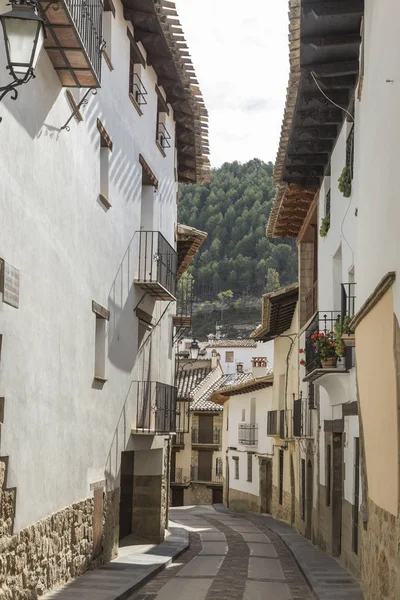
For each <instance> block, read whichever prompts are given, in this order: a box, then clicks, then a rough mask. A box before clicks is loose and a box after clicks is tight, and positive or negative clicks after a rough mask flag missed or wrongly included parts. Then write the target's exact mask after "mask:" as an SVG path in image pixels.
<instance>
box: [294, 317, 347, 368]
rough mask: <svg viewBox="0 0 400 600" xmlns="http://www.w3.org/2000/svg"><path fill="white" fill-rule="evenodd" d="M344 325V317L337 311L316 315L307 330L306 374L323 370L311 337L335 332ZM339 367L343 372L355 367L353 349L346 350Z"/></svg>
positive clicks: (339, 359)
mask: <svg viewBox="0 0 400 600" xmlns="http://www.w3.org/2000/svg"><path fill="white" fill-rule="evenodd" d="M337 325H339V326H340V327H341V325H342V315H341V313H340V312H336V311H326V312H323V311H320V312H317V313H316V314H315V317H314V319H313V320H312V322H311V323H310V325H309V326H308V328H307V330H306V336H305V337H306V342H305V351H306V358H305V363H306V364H305V368H306V373H307V374H308V373H311V371H314V370H315V369H320V368H321V366H322V365H321V358H320V356H319V354H318V351H317V348H316V345H315V342H314V340H312V339H311V336H312V335H313V334H314V333H315V332H331V331H335V327H337ZM338 366H339V368H341V369H342V370H347V369H350V368H351V367H352V366H353V358H352V352H351V348H345V352H344V356H343V357H342V358H338Z"/></svg>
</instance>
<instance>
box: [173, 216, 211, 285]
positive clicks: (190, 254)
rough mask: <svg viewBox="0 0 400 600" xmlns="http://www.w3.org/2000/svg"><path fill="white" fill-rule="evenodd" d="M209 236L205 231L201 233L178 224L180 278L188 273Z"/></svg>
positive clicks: (178, 273) (178, 274)
mask: <svg viewBox="0 0 400 600" xmlns="http://www.w3.org/2000/svg"><path fill="white" fill-rule="evenodd" d="M207 235H208V234H207V233H205V231H200V230H199V229H195V228H194V227H189V226H187V225H181V224H180V223H178V225H177V229H176V241H177V250H178V272H177V276H178V277H181V275H182V274H183V273H184V272H185V271H186V269H187V268H188V266H189V264H190V263H191V261H192V260H193V258H194V257H195V255H196V253H197V251H198V249H199V248H200V246H201V244H202V243H203V242H204V240H205V239H206V237H207Z"/></svg>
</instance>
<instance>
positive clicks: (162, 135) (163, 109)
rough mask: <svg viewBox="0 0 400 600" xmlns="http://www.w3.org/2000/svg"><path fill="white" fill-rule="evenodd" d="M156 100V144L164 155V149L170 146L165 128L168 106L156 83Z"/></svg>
mask: <svg viewBox="0 0 400 600" xmlns="http://www.w3.org/2000/svg"><path fill="white" fill-rule="evenodd" d="M156 94H157V96H158V100H157V131H156V144H157V146H158V149H159V150H160V152H161V154H162V155H163V156H164V157H165V156H166V153H165V151H166V149H168V148H171V135H170V132H169V131H168V129H167V117H168V115H169V108H168V104H167V101H166V99H165V98H164V96H163V94H162V92H161V90H160V88H159V87H158V86H157V85H156Z"/></svg>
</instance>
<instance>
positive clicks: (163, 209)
mask: <svg viewBox="0 0 400 600" xmlns="http://www.w3.org/2000/svg"><path fill="white" fill-rule="evenodd" d="M114 3H115V6H116V11H117V14H116V18H115V19H113V23H112V25H113V34H112V40H113V41H112V61H113V64H114V68H115V69H114V71H112V72H110V71H109V69H108V68H107V66H106V64H105V63H104V62H103V69H102V88H101V89H99V90H98V93H97V95H96V96H92V95H91V94H90V95H89V102H88V105H87V107H85V108H83V109H82V114H83V117H84V121H83V122H82V123H80V124H79V125H78V124H77V123H76V122H75V121H74V120H73V121H72V122H71V131H70V132H67V131H60V128H61V127H62V125H63V124H64V123H65V122H66V120H67V119H68V117H69V116H70V114H71V108H70V106H69V104H68V102H67V99H66V90H65V89H63V88H62V87H61V84H60V81H59V79H58V76H57V74H56V72H55V70H54V68H53V66H52V64H51V62H50V60H49V58H48V56H47V54H46V52H43V54H42V56H41V58H40V61H39V66H38V70H37V77H36V79H34V80H33V81H31V82H30V83H29V84H27V85H25V86H23V87H22V88H20V97H19V99H18V100H17V101H16V102H13V101H12V100H11V99H10V97H6V98H5V99H4V100H3V102H2V103H1V104H0V115H1V116H2V117H3V121H2V123H1V125H0V128H1V136H2V139H3V140H7V142H6V144H4V142H3V151H2V160H1V161H0V223H1V236H0V257H1V258H3V259H4V260H5V261H6V262H8V263H10V264H11V265H13V266H15V267H16V268H18V269H19V270H20V277H21V288H20V307H19V309H15V308H12V307H10V306H8V305H6V304H4V303H2V302H0V333H1V334H2V335H3V351H2V357H1V370H0V375H1V380H0V393H1V395H2V396H3V395H4V396H5V398H6V418H5V424H4V426H3V427H2V439H1V454H2V455H9V457H10V459H9V461H10V462H9V477H8V485H9V486H16V487H17V510H16V530H19V529H20V528H22V527H24V526H25V525H27V524H29V523H32V522H34V521H37V520H39V519H40V518H42V517H44V516H45V515H46V514H48V513H52V512H54V511H57V510H59V509H60V508H62V506H61V504H62V505H68V504H71V503H73V502H75V501H78V500H80V499H83V498H86V497H88V496H89V495H90V488H89V486H90V483H91V482H93V481H97V480H99V479H103V478H107V480H108V482H109V485H110V486H111V487H112V486H114V485H117V483H118V470H119V460H120V459H119V457H120V452H121V450H124V449H125V448H126V447H128V445H130V446H131V447H132V446H133V447H134V445H135V443H134V439H133V438H130V429H131V423H132V416H133V410H134V406H135V398H134V397H133V395H132V388H130V384H131V382H132V381H135V380H140V379H143V378H145V377H147V376H149V378H151V379H154V380H156V379H158V380H161V381H163V382H165V383H169V384H171V383H172V382H173V371H174V369H173V359H172V354H171V353H170V352H169V346H170V343H171V335H170V334H171V331H170V326H169V324H168V322H169V319H168V314H169V313H170V312H171V311H173V305H171V306H168V305H167V303H165V302H158V303H157V304H156V306H155V308H154V313H153V316H154V318H155V320H156V321H157V320H158V319H159V318H160V317H161V315H162V313H163V312H164V311H167V312H166V315H165V317H164V319H163V320H162V321H161V325H160V326H159V327H157V328H156V329H155V330H154V332H153V334H152V343H151V344H147V345H146V348H145V350H144V351H142V352H141V353H139V354H138V351H137V330H138V322H137V319H136V317H135V314H134V308H135V306H136V305H137V304H138V302H139V301H140V299H141V298H142V296H143V292H142V291H141V290H140V289H138V288H137V287H136V286H135V285H134V284H133V279H134V277H135V267H136V265H137V235H135V232H136V231H137V230H138V229H139V228H140V207H141V167H140V165H139V162H138V159H139V153H142V154H143V156H144V157H145V159H146V161H147V162H148V163H149V165H150V166H151V168H152V170H153V171H154V173H155V174H156V176H157V177H158V179H159V181H160V186H159V190H158V192H157V193H156V194H153V201H154V223H153V229H159V230H160V231H161V232H162V233H163V235H164V236H165V237H166V238H167V239H168V241H169V242H170V243H171V244H174V226H175V223H176V182H175V179H174V146H175V139H174V131H175V127H174V121H173V111H172V110H171V112H170V116H169V117H168V118H167V122H168V125H167V126H168V129H169V131H170V133H171V135H172V140H171V142H172V143H171V149H170V150H167V151H166V153H167V157H166V158H164V157H163V156H162V155H161V153H160V151H159V150H158V148H157V146H156V144H155V127H156V105H157V97H156V93H155V83H156V79H157V78H156V74H155V72H154V70H153V69H152V67H147V69H146V70H145V71H144V73H143V83H144V85H145V86H146V88H147V91H148V96H147V106H144V107H143V116H139V115H138V113H137V111H136V110H135V108H134V107H133V105H132V103H131V101H130V99H129V97H128V73H129V40H128V37H127V34H126V29H127V22H126V21H125V20H124V18H123V9H122V4H121V2H120V1H119V0H114ZM4 10H6V2H5V0H0V11H4ZM3 48H4V44H3V40H2V39H0V52H2V53H3ZM0 78H1V80H0V85H4V84H5V83H6V82H7V80H8V77H7V75H6V71H5V69H4V55H3V54H1V55H0ZM73 93H74V95H75V97H76V98H77V99H79V98H80V97H82V96H83V93H84V90H82V91H80V92H79V91H74V92H73ZM97 118H100V119H101V121H102V123H103V125H104V126H105V128H106V130H107V132H108V134H109V135H110V137H111V139H112V142H113V144H114V148H113V151H112V153H111V155H110V183H109V190H110V195H109V200H110V202H111V204H112V208H111V209H110V210H108V211H106V210H105V209H104V207H103V206H102V205H101V204H99V201H98V194H99V191H100V190H99V181H100V172H99V165H100V137H99V133H98V131H97V127H96V122H97ZM92 300H95V301H96V302H98V303H100V304H102V305H104V306H105V307H107V308H108V309H109V310H110V312H111V319H110V322H109V324H108V328H107V329H108V331H107V359H106V378H107V379H108V381H107V383H106V384H105V385H104V387H103V389H95V386H94V385H93V376H94V347H95V316H94V314H93V313H92ZM150 304H151V303H150ZM153 304H154V303H153ZM144 356H148V357H151V365H152V369H151V372H150V373H149V372H148V369H147V368H146V361H145V360H144ZM136 437H137V436H136ZM161 443H162V440H157V441H156V442H155V443H153V446H157V445H160V444H161ZM147 446H148V447H152V443H151V442H149V443H147Z"/></svg>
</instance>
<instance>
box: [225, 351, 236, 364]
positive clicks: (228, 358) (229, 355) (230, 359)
mask: <svg viewBox="0 0 400 600" xmlns="http://www.w3.org/2000/svg"><path fill="white" fill-rule="evenodd" d="M234 359H235V353H234V352H233V351H232V350H229V351H227V352H225V362H227V363H233V362H234Z"/></svg>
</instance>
